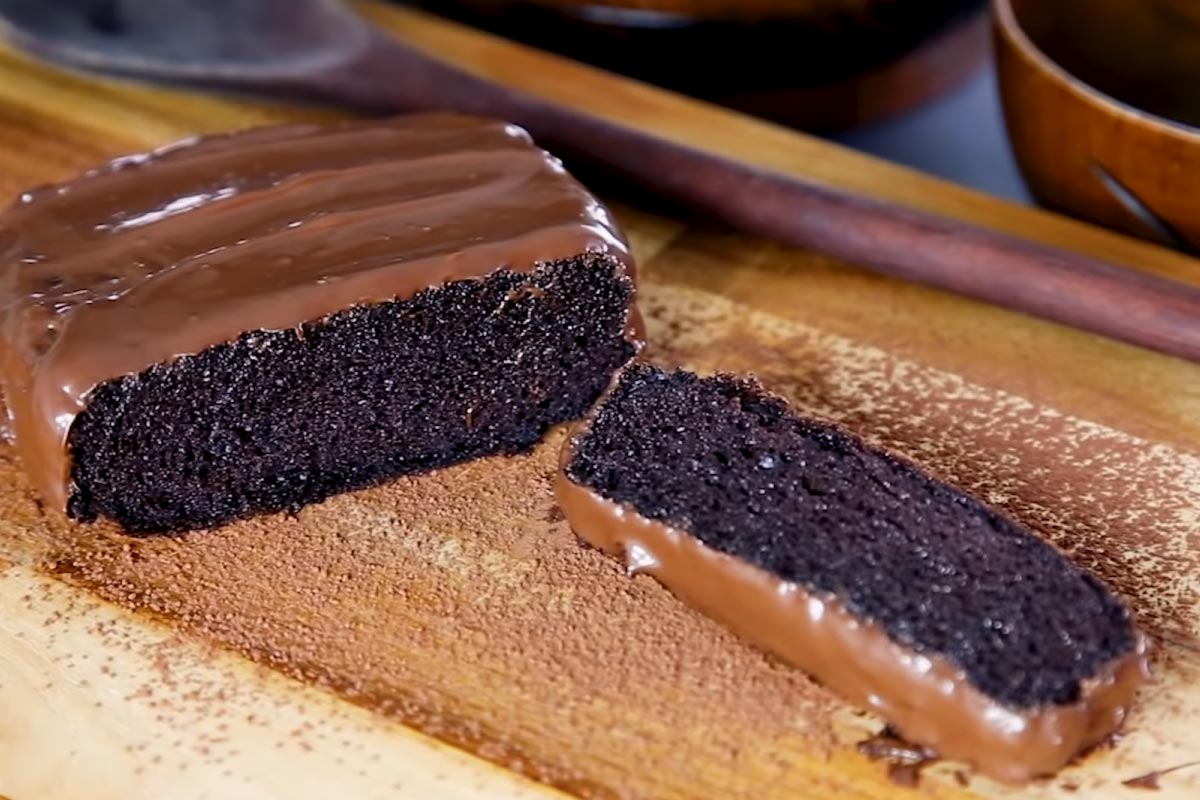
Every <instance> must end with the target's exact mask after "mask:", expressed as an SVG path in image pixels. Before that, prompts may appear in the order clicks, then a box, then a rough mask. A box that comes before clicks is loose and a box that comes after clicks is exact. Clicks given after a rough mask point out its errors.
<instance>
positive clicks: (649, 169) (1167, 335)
mask: <svg viewBox="0 0 1200 800" xmlns="http://www.w3.org/2000/svg"><path fill="white" fill-rule="evenodd" d="M271 88H273V89H275V90H278V89H279V88H280V87H279V86H274V87H271ZM289 88H290V89H291V90H292V92H293V93H299V94H304V95H306V96H308V97H310V98H315V99H321V100H324V101H333V102H337V103H340V104H344V105H349V106H353V107H356V108H359V109H362V110H367V111H373V112H397V111H415V110H425V109H449V110H455V111H460V112H464V113H473V114H483V115H490V116H497V117H501V118H504V119H508V120H511V121H513V122H516V123H518V124H520V125H522V126H523V127H525V128H527V129H528V130H529V131H530V132H531V133H532V134H533V135H534V137H535V138H536V139H537V140H538V142H539V143H541V144H543V145H544V146H546V147H548V148H550V149H552V150H554V151H555V152H556V153H558V154H560V155H562V156H563V157H564V158H565V159H566V160H568V161H572V160H579V161H581V162H585V163H587V164H589V165H592V166H594V167H602V168H603V169H604V170H605V171H606V172H607V173H609V174H611V175H612V176H614V177H618V178H620V179H622V180H623V181H625V182H627V183H628V184H630V185H632V186H636V187H639V188H641V189H643V190H647V191H650V192H652V193H654V194H655V195H658V196H661V197H664V198H667V199H670V200H672V201H674V202H677V203H680V204H683V205H685V206H687V207H689V208H693V209H695V210H697V211H700V212H703V213H704V214H706V215H708V216H710V217H712V218H713V219H714V220H717V221H719V222H722V223H724V224H727V225H729V226H732V227H734V228H736V229H739V230H742V231H746V232H748V233H753V234H758V235H761V236H765V237H769V238H771V239H775V240H778V241H780V242H785V243H788V244H792V245H796V246H799V247H804V248H808V249H811V250H815V251H818V252H821V253H825V254H827V255H830V256H833V257H835V258H839V259H843V260H846V261H849V262H851V263H854V264H859V265H862V266H864V267H869V268H871V269H874V270H876V271H878V272H881V273H884V274H887V275H892V276H896V277H899V278H904V279H907V280H912V281H917V282H920V283H924V284H928V285H931V286H937V287H940V288H943V289H946V290H949V291H952V292H956V293H958V294H962V295H966V296H968V297H973V298H976V299H979V300H983V301H986V302H989V303H993V304H996V305H1000V306H1004V307H1007V308H1011V309H1014V310H1018V311H1024V312H1026V313H1029V314H1033V315H1035V316H1039V317H1043V318H1045V319H1049V320H1053V321H1056V322H1061V323H1065V324H1068V325H1073V326H1075V327H1078V328H1082V329H1084V330H1088V331H1092V332H1094V333H1099V334H1102V335H1104V336H1109V337H1111V338H1114V339H1119V340H1122V341H1126V342H1130V343H1132V344H1137V345H1141V346H1143V347H1147V348H1150V349H1154V350H1158V351H1161V352H1164V353H1169V354H1172V355H1175V356H1179V357H1182V358H1186V359H1189V360H1192V361H1200V289H1196V288H1193V287H1190V286H1186V285H1184V284H1180V283H1175V282H1172V281H1169V280H1166V279H1162V278H1157V277H1153V276H1150V275H1146V274H1142V273H1138V272H1135V271H1132V270H1128V269H1123V268H1121V267H1118V266H1116V265H1113V264H1110V263H1106V262H1103V261H1099V260H1096V259H1093V258H1090V257H1087V256H1084V255H1081V254H1076V253H1071V252H1068V251H1064V250H1058V249H1055V248H1051V247H1047V246H1043V245H1039V244H1035V243H1033V242H1030V241H1026V240H1023V239H1019V238H1016V237H1013V236H1009V235H1006V234H1001V233H997V232H994V231H989V230H986V229H983V228H980V227H977V226H973V225H969V224H965V223H961V222H957V221H953V220H949V219H944V218H940V217H936V216H934V215H931V214H926V213H923V212H919V211H914V210H912V209H908V208H904V207H901V206H896V205H892V204H889V203H885V202H882V201H878V200H873V199H868V198H865V197H861V196H857V195H853V194H850V193H847V192H843V191H840V190H837V189H834V188H832V187H829V186H824V185H820V184H817V183H811V182H807V181H803V180H800V179H797V178H794V177H791V176H787V175H783V174H780V173H775V172H771V171H767V170H762V169H758V168H756V167H752V166H749V165H746V164H743V163H740V162H737V161H733V160H730V159H726V158H724V157H721V156H718V155H715V154H712V153H708V152H704V151H700V150H696V149H692V148H689V147H686V146H683V145H680V144H677V143H674V142H670V141H667V140H665V139H660V138H658V137H655V136H653V135H651V134H647V133H644V132H642V131H639V130H635V129H632V128H628V127H625V126H622V125H618V124H616V123H613V122H610V121H608V120H605V119H602V118H599V117H595V116H591V115H588V114H586V113H583V112H580V111H576V110H574V109H570V108H566V107H563V106H558V105H555V104H553V103H550V102H547V101H544V100H541V99H538V98H536V97H533V96H531V95H528V94H525V93H522V92H520V91H517V90H515V89H511V88H509V87H505V86H502V85H499V84H495V83H491V82H489V81H486V80H484V79H481V78H477V77H475V76H473V75H470V74H468V73H466V72H463V71H461V70H459V69H457V68H455V67H452V66H450V65H449V64H446V63H443V62H440V61H438V60H436V59H434V58H431V57H429V56H426V55H424V54H422V53H420V52H418V51H416V50H413V49H411V48H408V47H406V46H404V45H401V44H399V43H397V42H395V41H393V40H390V39H386V38H384V37H382V36H380V37H379V38H378V39H377V40H376V41H375V42H374V43H373V44H372V45H371V46H370V47H368V48H367V49H366V50H365V51H364V53H363V55H362V56H361V57H359V58H357V59H355V60H354V61H353V62H351V63H348V64H346V65H343V66H340V67H336V68H332V69H327V70H324V71H322V72H320V73H317V74H310V75H307V76H304V77H303V78H300V79H297V81H296V83H294V84H293V85H292V86H290V87H289Z"/></svg>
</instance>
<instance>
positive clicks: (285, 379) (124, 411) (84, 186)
mask: <svg viewBox="0 0 1200 800" xmlns="http://www.w3.org/2000/svg"><path fill="white" fill-rule="evenodd" d="M0 254H2V257H3V262H2V268H3V270H4V275H3V277H4V286H3V297H4V303H3V308H2V310H0V314H2V316H0V344H2V350H3V352H2V355H3V361H2V363H0V377H2V381H3V388H4V395H5V400H6V404H7V407H8V412H9V418H10V423H11V424H10V427H11V431H10V434H11V437H12V438H13V440H14V441H15V444H16V447H17V449H18V452H19V455H20V458H21V460H22V462H23V465H24V468H25V470H26V471H27V472H28V475H29V477H30V480H31V481H32V483H33V484H34V486H35V488H37V489H38V490H39V491H40V493H41V495H42V496H43V498H44V499H45V500H46V501H47V502H48V503H49V504H50V505H52V506H56V507H58V508H60V509H63V510H65V511H66V512H67V513H68V514H69V515H70V516H71V517H74V518H76V519H80V520H93V519H95V518H96V517H98V516H105V517H109V518H112V519H114V520H116V521H117V522H119V523H120V524H121V525H122V526H124V527H125V528H126V529H127V530H129V531H132V532H168V531H179V530H183V529H190V528H196V527H205V526H210V525H215V524H218V523H221V522H224V521H227V520H231V519H234V518H236V517H241V516H245V515H250V514H255V513H260V512H271V511H278V510H283V509H297V508H299V507H300V506H303V505H304V504H306V503H312V502H314V501H318V500H321V499H323V498H325V497H328V496H329V495H331V494H333V493H335V492H342V491H346V490H349V489H355V488H358V487H364V486H367V485H370V484H372V483H375V482H378V481H380V480H383V479H385V478H388V477H390V476H395V475H399V474H403V473H410V472H414V471H418V470H426V469H429V468H433V467H438V466H441V465H445V464H450V463H453V462H457V461H462V460H464V459H469V458H473V457H476V456H482V455H486V454H490V453H511V452H515V451H520V450H522V449H525V448H528V447H529V446H531V445H532V444H533V443H535V442H536V441H537V440H538V439H539V437H540V436H541V435H542V434H543V433H544V432H545V430H546V429H547V428H549V427H550V426H551V425H554V424H555V423H558V422H561V421H563V420H567V419H572V418H576V417H578V416H580V415H581V414H582V413H583V412H584V411H586V409H587V408H588V407H589V405H590V404H591V403H592V401H594V400H595V398H596V396H597V395H598V394H599V393H600V392H601V391H602V390H603V389H604V387H605V386H607V385H608V383H609V380H610V378H611V376H612V374H613V373H614V372H615V371H616V369H617V368H619V367H620V366H621V365H622V364H624V363H625V362H626V361H627V360H628V359H629V358H630V356H631V355H632V354H633V353H634V352H635V350H636V349H637V346H638V342H639V334H638V332H637V318H636V311H635V309H634V306H633V296H634V284H633V278H634V276H633V265H632V262H631V260H630V256H629V252H628V249H627V247H626V244H625V241H624V239H623V238H622V236H621V234H620V233H619V232H618V230H617V228H616V227H615V225H614V223H613V220H612V218H611V216H610V215H609V213H608V211H607V210H606V209H605V208H604V206H603V205H601V203H600V202H599V201H597V200H596V198H594V197H593V196H591V195H590V194H589V193H588V192H587V191H586V190H585V189H584V188H583V187H582V186H580V185H579V184H578V183H576V182H575V181H574V180H573V179H572V178H571V177H570V176H569V175H567V174H566V173H565V172H564V170H563V169H562V166H561V164H560V163H559V162H558V161H557V160H556V159H554V158H553V157H552V156H550V155H548V154H547V153H545V152H544V151H542V150H540V149H538V148H537V147H535V146H534V145H533V144H532V143H531V142H530V140H529V137H528V136H527V135H526V134H525V133H524V131H522V130H520V129H519V128H516V127H513V126H511V125H507V124H505V123H502V122H497V121H490V120H482V119H475V118H466V117H456V116H443V115H430V116H413V117H407V118H398V119H393V120H390V121H382V122H345V123H341V124H334V125H330V126H316V125H292V126H284V127H275V128H264V129H258V130H252V131H247V132H242V133H236V134H232V135H227V136H217V137H213V138H206V139H199V140H192V141H185V142H182V143H179V144H176V145H173V146H170V147H167V148H164V149H162V150H159V151H156V152H153V153H149V154H145V155H135V156H129V157H126V158H120V159H117V160H116V161H114V162H112V163H111V164H109V165H107V166H104V167H101V168H99V169H96V170H93V171H91V172H88V173H86V174H85V175H83V176H81V177H79V178H77V179H75V180H72V181H70V182H67V183H64V184H62V185H59V186H50V187H45V188H40V189H37V190H34V191H31V192H28V193H26V194H24V195H22V196H21V197H20V199H19V200H18V201H17V202H16V203H15V204H14V206H13V207H12V208H11V209H10V210H9V211H8V212H7V213H6V214H5V215H4V216H3V217H2V218H0Z"/></svg>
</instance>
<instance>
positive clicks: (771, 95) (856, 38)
mask: <svg viewBox="0 0 1200 800" xmlns="http://www.w3.org/2000/svg"><path fill="white" fill-rule="evenodd" d="M420 4H422V5H424V6H425V7H426V8H428V9H431V10H433V11H436V12H438V13H441V14H444V15H447V16H451V17H454V18H456V19H458V20H460V21H465V22H468V23H470V24H472V25H475V26H477V27H481V28H485V29H489V30H491V31H494V32H497V33H500V34H502V35H505V36H508V37H510V38H514V39H518V40H521V41H524V42H527V43H529V44H533V45H536V46H538V47H542V48H545V49H549V50H555V51H557V52H560V53H564V54H566V55H569V56H571V57H573V58H578V59H581V60H586V61H590V62H592V63H594V64H598V65H600V66H603V67H605V68H607V69H611V70H613V71H616V72H621V73H624V74H628V75H633V76H636V77H638V78H641V79H644V80H647V81H650V82H653V83H657V84H660V85H664V86H667V87H670V88H672V89H676V90H679V91H682V92H685V93H688V94H692V95H696V96H699V97H704V98H706V99H710V100H714V101H717V102H720V103H723V104H726V105H730V106H733V107H735V108H739V109H741V110H744V111H747V112H750V113H754V114H757V115H759V116H764V117H768V118H771V119H774V120H777V121H780V122H783V123H785V124H789V125H792V126H794V127H798V128H801V129H804V130H808V131H812V132H816V133H819V134H821V135H823V136H827V137H829V138H831V139H834V140H835V141H838V142H841V143H843V144H846V145H849V146H850V147H854V148H856V149H859V150H863V151H866V152H869V153H873V154H876V155H879V156H881V157H883V158H887V159H889V160H892V161H897V162H900V163H903V164H907V165H910V166H913V167H916V168H918V169H922V170H924V171H927V172H930V173H933V174H936V175H939V176H942V177H945V178H947V179H950V180H954V181H957V182H960V183H963V184H967V185H970V186H973V187H975V188H978V189H981V190H983V191H987V192H990V193H992V194H996V195H1000V196H1003V197H1007V198H1009V199H1013V200H1017V201H1021V202H1030V195H1029V192H1028V191H1027V190H1026V188H1025V184H1024V182H1023V181H1022V180H1021V177H1020V173H1019V172H1018V170H1017V167H1016V164H1015V162H1014V161H1013V158H1012V154H1011V151H1010V149H1009V146H1008V142H1007V137H1006V136H1005V133H1004V123H1003V115H1002V112H1001V108H1000V100H999V96H998V92H997V89H996V72H995V66H994V60H993V58H992V45H991V30H990V26H989V20H988V8H987V3H986V2H985V0H609V1H608V2H595V1H594V0H593V1H590V2H572V1H571V0H520V1H516V2H514V1H513V0H421V3H420Z"/></svg>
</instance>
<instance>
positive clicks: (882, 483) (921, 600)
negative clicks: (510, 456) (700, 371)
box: [557, 365, 1147, 782]
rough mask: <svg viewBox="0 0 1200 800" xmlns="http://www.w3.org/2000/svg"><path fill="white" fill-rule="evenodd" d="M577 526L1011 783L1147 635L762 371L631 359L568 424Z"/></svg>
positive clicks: (985, 513)
mask: <svg viewBox="0 0 1200 800" xmlns="http://www.w3.org/2000/svg"><path fill="white" fill-rule="evenodd" d="M557 495H558V500H559V502H560V503H561V505H562V507H563V510H564V512H565V513H566V516H567V519H568V521H569V522H570V524H571V526H572V527H573V528H574V530H575V531H576V532H577V533H578V535H579V536H581V537H582V538H583V539H585V540H586V541H588V542H590V543H591V544H593V545H595V546H596V547H599V548H601V549H603V550H606V551H608V552H611V553H614V554H623V555H624V557H625V559H626V561H627V563H628V566H629V569H630V570H631V571H643V572H647V573H649V574H651V575H654V576H655V577H656V578H658V579H659V580H660V581H661V582H662V583H663V584H665V585H666V586H667V587H668V588H670V589H671V590H672V591H673V592H675V594H677V595H678V596H679V597H681V598H682V599H683V600H684V601H686V602H688V603H689V604H691V605H693V606H695V607H696V608H697V609H699V610H700V611H703V612H704V613H706V614H709V615H710V616H712V617H714V618H715V619H718V620H720V621H722V622H723V623H725V624H726V625H727V626H728V627H730V628H731V629H732V630H733V631H735V632H736V633H738V634H740V635H741V636H743V637H745V638H746V639H747V640H748V641H750V642H753V643H755V644H757V645H759V646H761V647H763V648H764V649H766V650H769V651H771V652H773V653H775V654H777V655H779V656H780V657H782V658H784V659H785V660H787V661H789V662H790V663H792V664H794V665H796V666H799V667H801V668H802V669H804V670H806V671H808V672H809V673H810V674H812V675H813V676H814V677H816V678H817V679H818V680H820V681H821V682H822V683H824V684H825V685H827V686H828V687H829V688H831V689H833V690H834V691H836V692H838V693H840V694H841V695H843V696H844V697H845V698H847V699H848V700H850V701H851V702H853V703H855V704H857V705H859V706H862V707H864V708H869V709H871V710H872V711H875V712H877V713H878V714H880V715H881V716H882V717H884V719H886V720H887V721H888V722H890V723H891V724H892V725H893V726H895V727H896V728H897V729H898V730H899V731H900V732H901V733H902V734H903V735H904V736H905V737H906V738H907V739H909V740H911V741H912V742H914V743H917V744H920V745H924V746H927V747H930V748H933V749H935V750H936V751H937V752H938V753H940V754H941V755H943V756H946V757H949V758H955V759H960V760H963V761H966V762H969V763H971V764H973V765H974V766H975V767H976V768H977V769H979V770H980V771H981V772H983V773H986V774H987V775H990V776H992V777H995V778H997V779H1000V780H1004V781H1009V782H1020V781H1024V780H1028V779H1030V778H1033V777H1035V776H1039V775H1043V774H1048V773H1052V772H1054V771H1056V770H1058V769H1059V768H1061V767H1062V766H1063V765H1064V764H1066V763H1067V761H1069V760H1070V759H1071V758H1072V757H1073V756H1075V755H1076V754H1078V753H1079V752H1080V751H1082V750H1084V749H1085V748H1087V747H1089V746H1091V745H1094V744H1096V743H1097V742H1100V741H1101V740H1103V739H1104V738H1105V737H1107V736H1108V735H1109V734H1111V733H1112V732H1113V731H1114V730H1115V729H1116V728H1117V727H1118V726H1119V725H1120V724H1121V722H1122V720H1123V719H1124V718H1125V715H1126V713H1127V710H1128V708H1129V705H1130V702H1131V700H1132V697H1133V694H1134V690H1135V688H1136V687H1137V686H1138V685H1139V684H1140V683H1142V682H1143V680H1144V679H1145V678H1146V676H1147V644H1146V641H1145V639H1144V638H1143V637H1142V635H1141V634H1140V633H1139V632H1138V631H1137V630H1136V629H1135V627H1134V625H1133V623H1132V621H1131V619H1130V614H1129V612H1128V610H1127V609H1126V608H1125V606H1124V605H1123V604H1122V603H1121V602H1120V601H1119V600H1118V599H1116V598H1115V597H1114V596H1113V595H1112V594H1111V593H1110V592H1109V591H1108V590H1107V589H1106V588H1105V587H1104V586H1103V585H1102V584H1101V583H1100V582H1099V581H1098V580H1096V579H1095V578H1094V577H1092V576H1091V575H1088V574H1087V573H1085V572H1082V571H1081V570H1079V569H1078V568H1076V567H1075V566H1073V565H1072V564H1071V562H1070V561H1068V560H1067V559H1066V558H1065V557H1064V556H1063V555H1062V554H1061V553H1060V552H1059V551H1057V550H1056V549H1055V548H1053V547H1051V546H1050V545H1048V544H1046V543H1045V542H1044V541H1042V540H1041V539H1039V538H1038V537H1037V536H1036V535H1034V534H1033V533H1031V532H1030V531H1028V530H1026V529H1025V528H1022V527H1021V526H1020V525H1018V524H1017V523H1015V522H1013V521H1012V520H1010V519H1008V518H1006V517H1004V516H1002V515H1001V514H999V513H997V512H996V511H993V510H992V509H990V508H988V507H987V506H985V505H984V504H982V503H981V502H979V501H978V500H975V499H973V498H971V497H969V496H967V495H965V494H963V493H962V492H960V491H958V490H956V489H954V488H953V487H951V486H948V485H947V484H945V483H942V482H940V481H938V480H935V479H934V478H931V477H930V476H928V475H926V474H924V473H923V472H921V471H920V470H919V469H917V468H916V467H914V466H913V465H911V464H909V463H907V462H906V461H904V460H901V459H899V458H896V457H894V456H892V455H889V454H888V453H885V452H882V451H880V450H877V449H875V448H872V447H870V446H868V445H866V444H864V443H863V442H862V441H861V440H859V439H857V438H855V437H854V436H852V435H850V434H848V433H846V432H844V431H842V430H840V429H838V428H836V427H832V426H830V425H827V424H823V423H819V422H814V421H811V420H807V419H802V418H799V417H797V416H796V415H794V414H793V413H792V412H791V411H789V409H788V408H787V406H786V404H785V403H783V402H782V401H781V400H779V399H777V398H774V397H772V396H770V395H768V394H766V393H764V392H763V390H762V389H761V388H759V387H758V386H757V385H755V384H753V383H750V382H747V381H743V380H739V379H735V378H732V377H726V376H719V377H714V378H700V377H697V376H695V375H693V374H691V373H688V372H682V371H680V372H664V371H662V370H659V369H657V368H654V367H650V366H644V365H634V366H631V367H629V368H628V369H627V370H626V371H625V372H624V373H623V374H622V376H621V377H620V379H619V381H618V382H617V384H616V385H615V387H614V388H613V389H612V391H611V393H610V394H609V395H608V396H607V397H606V398H605V399H604V400H602V401H601V403H600V404H599V405H598V407H597V408H596V409H595V410H594V411H593V412H592V414H591V415H590V416H589V418H588V419H587V420H586V421H585V422H584V423H582V424H581V427H580V428H579V429H578V430H577V431H576V432H575V434H574V435H573V437H572V438H571V439H570V440H569V441H568V443H567V446H566V448H565V450H564V454H563V471H562V474H561V475H560V476H559V479H558V482H557Z"/></svg>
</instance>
